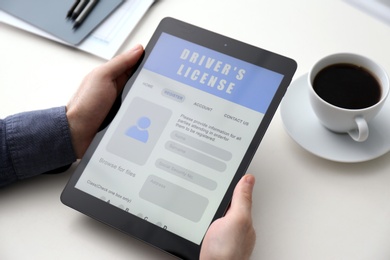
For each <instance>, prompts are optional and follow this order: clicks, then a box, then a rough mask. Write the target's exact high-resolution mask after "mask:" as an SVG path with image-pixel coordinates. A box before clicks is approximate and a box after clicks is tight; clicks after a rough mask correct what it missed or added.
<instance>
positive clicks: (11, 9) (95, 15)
mask: <svg viewBox="0 0 390 260" xmlns="http://www.w3.org/2000/svg"><path fill="white" fill-rule="evenodd" d="M123 1H124V0H100V1H99V2H98V3H97V5H96V6H95V7H94V9H93V10H92V12H91V13H90V14H89V16H88V17H87V18H86V19H85V20H84V22H83V23H82V25H81V26H80V27H78V28H77V29H73V25H74V21H72V20H70V19H68V18H67V17H66V16H67V13H68V10H69V9H70V8H71V7H72V5H73V3H74V0H0V9H1V10H3V11H5V12H7V13H9V14H11V15H13V16H15V17H17V18H19V19H21V20H23V21H25V22H27V23H29V24H31V25H34V26H35V27H37V28H39V29H41V30H43V31H46V32H47V33H50V34H52V35H53V36H55V37H57V38H59V39H61V40H63V41H65V42H67V43H69V44H72V45H78V44H79V43H81V42H82V40H83V39H85V37H87V36H88V35H89V34H90V33H91V32H92V31H93V30H94V29H95V28H96V27H97V26H98V25H99V24H100V23H101V22H102V21H103V20H104V19H106V18H107V17H108V16H109V15H110V14H111V12H113V11H114V10H115V9H116V8H117V7H118V6H119V5H120V4H121V3H122V2H123Z"/></svg>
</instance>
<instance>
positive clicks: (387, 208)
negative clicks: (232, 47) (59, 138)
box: [0, 0, 390, 260]
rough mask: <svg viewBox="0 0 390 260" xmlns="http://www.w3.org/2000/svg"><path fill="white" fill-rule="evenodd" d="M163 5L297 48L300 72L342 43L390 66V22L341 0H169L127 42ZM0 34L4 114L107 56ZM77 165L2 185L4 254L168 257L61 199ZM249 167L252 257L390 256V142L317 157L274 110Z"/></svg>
mask: <svg viewBox="0 0 390 260" xmlns="http://www.w3.org/2000/svg"><path fill="white" fill-rule="evenodd" d="M165 16H172V17H175V18H178V19H181V20H185V21H187V22H190V23H194V24H196V25H199V26H201V27H205V28H207V29H210V30H213V31H217V32H219V33H221V34H225V35H227V36H230V37H232V38H237V39H240V40H241V41H244V42H247V43H250V44H253V45H257V46H259V47H262V48H264V49H268V50H271V51H273V52H277V53H280V54H283V55H286V56H289V57H291V58H294V59H295V60H296V61H297V62H298V64H299V67H298V70H297V73H296V76H295V77H294V79H296V78H298V77H299V76H300V75H302V74H304V73H306V72H307V71H308V69H309V68H310V66H311V65H312V64H313V63H314V62H315V61H316V60H318V59H319V58H321V57H322V56H324V55H327V54H330V53H334V52H343V51H348V52H356V53H360V54H363V55H366V56H369V57H371V58H373V59H375V60H377V61H378V62H379V63H381V64H382V65H383V66H384V67H385V68H386V70H387V71H388V72H390V51H389V49H390V47H389V46H390V25H389V24H386V23H384V22H382V21H380V20H378V19H375V18H374V17H372V16H370V15H368V14H366V13H364V12H362V11H360V10H358V9H356V8H354V7H352V6H351V5H349V4H347V3H345V2H344V1H341V0H327V1H309V0H295V1H290V0H273V1H260V0H243V1H231V0H213V1H210V0H187V1H183V0H161V1H158V2H157V3H156V4H155V5H154V6H153V7H152V9H151V10H150V11H149V12H148V14H147V15H146V16H145V17H144V19H143V20H142V21H141V23H140V24H139V27H138V28H137V29H136V31H134V32H133V33H132V34H131V36H130V37H129V38H128V40H127V42H126V43H125V44H124V46H123V48H122V49H121V50H120V52H123V51H125V50H126V49H129V48H130V47H131V46H132V45H134V44H135V43H138V42H139V43H142V44H144V45H146V43H147V42H148V40H149V38H150V36H151V34H152V33H153V31H154V29H155V27H156V26H157V24H158V22H159V21H160V20H161V19H162V18H163V17H165ZM0 39H1V41H0V107H1V108H0V117H1V118H4V117H6V116H7V115H10V114H13V113H17V112H21V111H25V110H32V109H40V108H47V107H52V106H59V105H64V104H66V102H67V101H68V99H69V98H70V97H71V95H72V94H73V93H74V91H75V90H76V89H77V87H78V85H79V83H80V82H81V80H82V78H83V77H84V75H86V74H87V73H88V72H89V71H90V70H91V69H92V68H94V67H95V66H97V65H99V64H102V63H103V62H104V61H103V60H101V59H99V58H96V57H94V56H92V55H89V54H86V53H83V52H81V51H78V50H75V49H72V48H70V47H66V46H63V45H60V44H58V43H55V42H52V41H49V40H47V39H44V38H41V37H38V36H35V35H32V34H29V33H26V32H23V31H20V30H18V29H15V28H12V27H10V26H7V25H4V24H1V23H0ZM389 120H390V118H389ZM389 134H390V133H389ZM72 171H73V168H71V169H70V170H68V172H67V173H65V174H61V175H56V176H41V177H37V178H34V179H31V180H27V181H24V182H20V183H17V184H14V185H11V186H9V187H7V188H4V189H1V190H0V259H3V260H14V259H56V260H60V259H94V260H96V259H171V257H170V256H167V255H165V254H164V253H162V252H160V251H158V250H156V249H154V248H151V247H149V246H147V245H144V244H143V243H141V242H139V241H137V240H135V239H133V238H130V237H128V236H127V235H124V234H122V233H120V232H118V231H116V230H114V229H111V228H110V227H107V226H105V225H103V224H101V223H99V222H97V221H95V220H93V219H91V218H89V217H86V216H84V215H82V214H80V213H78V212H76V211H74V210H72V209H70V208H68V207H66V206H64V205H62V204H61V202H60V200H59V196H60V193H61V191H62V189H63V187H64V185H65V184H66V182H67V180H68V178H69V177H70V175H71V173H72ZM249 172H251V173H253V174H254V175H255V176H256V178H257V183H256V187H255V191H254V206H253V217H254V226H255V228H256V231H257V243H256V247H255V250H254V252H253V257H252V258H253V259H263V260H305V259H307V260H312V259H316V260H321V259H324V260H329V259H342V260H346V259H347V260H349V259H350V260H367V259H370V260H371V259H375V260H385V259H390V154H386V155H384V156H382V157H380V158H377V159H375V160H372V161H368V162H363V163H356V164H345V163H337V162H332V161H327V160H324V159H321V158H318V157H316V156H314V155H312V154H311V153H309V152H307V151H306V150H304V149H302V148H301V147H300V146H299V145H298V144H296V143H295V142H294V141H293V140H292V139H291V138H290V137H289V136H288V135H287V133H286V132H285V130H284V126H283V123H282V120H281V117H280V113H279V111H277V113H276V115H275V117H274V119H273V121H272V123H271V125H270V127H269V130H268V132H267V133H266V135H265V138H264V140H263V142H262V143H261V145H260V147H259V149H258V152H257V153H256V156H255V158H254V159H253V162H252V164H251V166H250V168H249Z"/></svg>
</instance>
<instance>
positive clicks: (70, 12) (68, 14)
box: [66, 0, 80, 18]
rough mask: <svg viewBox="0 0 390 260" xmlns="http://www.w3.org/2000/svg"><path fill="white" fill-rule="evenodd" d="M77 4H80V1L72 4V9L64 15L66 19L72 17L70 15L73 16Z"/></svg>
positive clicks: (77, 0)
mask: <svg viewBox="0 0 390 260" xmlns="http://www.w3.org/2000/svg"><path fill="white" fill-rule="evenodd" d="M79 3H80V0H76V1H75V2H74V3H73V5H72V7H71V8H70V9H69V11H68V13H67V14H66V18H70V17H72V14H73V12H74V9H76V7H77V5H78V4H79Z"/></svg>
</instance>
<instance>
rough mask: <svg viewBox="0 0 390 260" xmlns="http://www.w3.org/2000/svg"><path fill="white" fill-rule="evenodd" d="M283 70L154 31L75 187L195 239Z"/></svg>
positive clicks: (246, 147) (235, 171) (210, 215)
mask: <svg viewBox="0 0 390 260" xmlns="http://www.w3.org/2000/svg"><path fill="white" fill-rule="evenodd" d="M243 51H244V50H243ZM294 70H295V68H294ZM285 77H286V75H284V74H283V73H281V72H278V71H274V70H271V69H269V68H266V67H263V66H259V65H256V64H253V63H250V62H247V61H245V60H242V59H239V58H237V57H233V56H230V55H227V54H225V53H223V52H220V51H217V50H215V49H210V48H208V47H207V46H204V45H199V44H197V43H194V42H192V41H189V40H187V39H183V38H181V37H178V36H176V35H173V34H170V33H169V32H165V31H163V32H161V33H159V34H158V35H157V37H156V40H155V43H154V45H153V48H152V49H151V51H150V53H148V54H147V56H146V57H145V60H144V62H143V63H141V65H140V67H139V69H138V71H137V73H136V75H135V76H134V77H133V79H132V80H130V81H129V82H128V83H127V85H126V88H125V98H124V100H123V102H122V105H121V108H120V109H119V111H118V112H117V114H116V116H115V118H114V119H113V120H112V122H111V124H110V125H109V126H108V127H107V129H106V130H105V132H104V134H103V135H102V137H101V138H99V141H98V144H97V145H96V147H94V149H93V152H90V156H89V158H88V160H84V163H83V165H80V166H79V167H81V168H82V169H81V170H80V171H81V173H80V174H79V176H78V179H77V180H76V181H75V185H74V187H75V188H76V189H78V190H80V191H82V192H83V193H86V194H88V195H91V196H93V197H95V198H96V199H99V200H101V201H104V202H106V203H107V204H109V205H111V206H114V207H116V208H119V209H120V210H122V211H123V212H125V213H127V214H129V215H134V216H137V217H139V218H140V219H142V220H145V221H146V222H147V223H150V224H152V225H154V226H155V227H157V228H159V229H163V230H166V231H169V232H170V233H173V234H175V235H176V236H178V237H181V238H183V239H184V240H187V241H190V242H191V243H194V244H196V245H200V244H201V242H202V239H203V237H204V235H205V233H206V231H207V229H208V227H209V225H210V223H211V222H212V220H213V219H214V218H215V217H216V212H217V210H218V209H219V208H220V207H221V202H222V201H223V199H224V198H225V196H226V194H227V190H228V189H229V187H231V186H232V181H233V179H234V178H235V177H236V179H237V175H240V176H242V175H243V174H244V173H245V172H240V171H239V168H240V167H242V169H244V170H245V169H246V167H247V166H248V165H249V162H250V159H251V157H252V156H253V154H254V153H255V151H256V148H257V144H258V143H259V142H260V141H259V140H260V139H261V137H262V136H263V134H264V132H265V129H266V128H267V126H268V123H269V121H270V119H269V120H268V122H267V124H266V126H265V128H264V129H263V130H259V127H260V126H261V124H262V121H263V119H264V117H265V115H266V113H267V111H268V109H269V108H270V105H271V104H272V102H273V100H274V98H275V95H276V93H277V91H278V89H279V88H280V86H281V84H282V82H283V80H285V81H288V82H289V81H290V80H291V77H292V75H288V79H287V80H286V79H285ZM286 87H287V86H286ZM280 99H281V97H280V98H279V101H280ZM279 101H278V102H277V104H276V106H275V107H273V111H272V115H273V113H274V111H275V110H276V107H277V105H278V103H279ZM272 115H271V116H270V118H272ZM256 134H257V135H258V137H256ZM255 137H256V138H257V141H254V140H255V139H256V138H255ZM251 145H252V146H254V148H252V149H250V146H251ZM248 151H249V152H248ZM245 156H248V158H249V159H247V161H245V163H244V164H243V159H244V158H245ZM240 176H238V177H240ZM225 204H226V205H228V202H227V203H226V202H225ZM226 205H225V208H226ZM114 226H115V224H114Z"/></svg>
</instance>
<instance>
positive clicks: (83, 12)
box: [73, 0, 99, 29]
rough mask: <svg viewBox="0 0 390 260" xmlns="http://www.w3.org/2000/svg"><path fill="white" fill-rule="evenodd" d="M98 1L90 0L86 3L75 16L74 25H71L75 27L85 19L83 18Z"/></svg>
mask: <svg viewBox="0 0 390 260" xmlns="http://www.w3.org/2000/svg"><path fill="white" fill-rule="evenodd" d="M98 2H99V0H90V1H89V2H88V4H87V6H85V8H84V9H83V11H82V12H81V13H80V15H79V16H78V17H77V19H76V21H75V23H74V25H73V28H74V29H76V28H78V27H79V26H80V25H81V24H82V23H83V21H84V20H85V18H87V16H88V15H89V14H90V13H91V12H92V9H93V8H94V7H95V5H96V4H97V3H98Z"/></svg>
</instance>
